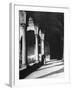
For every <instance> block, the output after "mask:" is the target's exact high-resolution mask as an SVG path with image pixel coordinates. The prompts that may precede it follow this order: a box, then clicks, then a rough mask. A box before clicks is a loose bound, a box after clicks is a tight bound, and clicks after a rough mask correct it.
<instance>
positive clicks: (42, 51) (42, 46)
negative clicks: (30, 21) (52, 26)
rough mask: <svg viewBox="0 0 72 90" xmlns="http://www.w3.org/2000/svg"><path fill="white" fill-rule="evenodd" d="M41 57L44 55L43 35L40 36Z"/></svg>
mask: <svg viewBox="0 0 72 90" xmlns="http://www.w3.org/2000/svg"><path fill="white" fill-rule="evenodd" d="M41 55H44V34H43V33H42V34H41Z"/></svg>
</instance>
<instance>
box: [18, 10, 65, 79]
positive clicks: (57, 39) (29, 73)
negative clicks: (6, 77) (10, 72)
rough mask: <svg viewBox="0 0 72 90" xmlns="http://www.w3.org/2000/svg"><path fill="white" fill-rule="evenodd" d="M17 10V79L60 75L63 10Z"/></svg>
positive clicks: (61, 72) (61, 65)
mask: <svg viewBox="0 0 72 90" xmlns="http://www.w3.org/2000/svg"><path fill="white" fill-rule="evenodd" d="M18 13H19V30H18V31H19V79H20V80H22V79H43V78H64V13H63V12H48V11H47V12H46V11H28V10H27V11H26V10H19V12H18Z"/></svg>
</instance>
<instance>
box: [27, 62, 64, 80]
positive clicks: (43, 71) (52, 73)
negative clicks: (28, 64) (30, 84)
mask: <svg viewBox="0 0 72 90" xmlns="http://www.w3.org/2000/svg"><path fill="white" fill-rule="evenodd" d="M63 77H64V61H63V60H59V61H58V60H51V61H48V62H46V64H44V65H43V66H41V67H40V68H38V69H37V70H36V71H34V72H32V73H31V74H30V75H28V76H27V77H26V79H35V78H63Z"/></svg>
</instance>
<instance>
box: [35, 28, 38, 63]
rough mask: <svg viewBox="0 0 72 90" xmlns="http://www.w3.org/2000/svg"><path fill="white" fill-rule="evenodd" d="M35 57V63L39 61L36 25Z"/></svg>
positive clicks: (36, 29)
mask: <svg viewBox="0 0 72 90" xmlns="http://www.w3.org/2000/svg"><path fill="white" fill-rule="evenodd" d="M34 32H35V58H36V63H38V62H39V60H38V27H35V31H34Z"/></svg>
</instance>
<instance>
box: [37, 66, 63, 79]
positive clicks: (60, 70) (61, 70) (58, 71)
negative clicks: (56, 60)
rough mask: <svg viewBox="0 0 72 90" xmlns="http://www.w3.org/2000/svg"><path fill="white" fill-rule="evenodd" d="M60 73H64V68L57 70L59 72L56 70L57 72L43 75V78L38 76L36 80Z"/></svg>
mask: <svg viewBox="0 0 72 90" xmlns="http://www.w3.org/2000/svg"><path fill="white" fill-rule="evenodd" d="M61 72H64V67H63V68H61V69H59V70H57V71H54V72H51V73H48V74H45V75H43V76H39V77H37V78H45V77H47V76H50V75H54V74H58V73H61Z"/></svg>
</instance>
